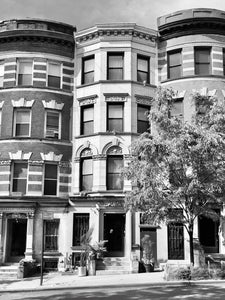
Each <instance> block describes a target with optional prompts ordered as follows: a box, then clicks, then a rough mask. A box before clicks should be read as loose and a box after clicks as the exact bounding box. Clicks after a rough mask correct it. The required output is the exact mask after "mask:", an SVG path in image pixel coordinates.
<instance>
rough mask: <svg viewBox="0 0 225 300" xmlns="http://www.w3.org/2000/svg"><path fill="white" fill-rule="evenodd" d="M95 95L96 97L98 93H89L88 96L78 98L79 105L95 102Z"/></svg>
mask: <svg viewBox="0 0 225 300" xmlns="http://www.w3.org/2000/svg"><path fill="white" fill-rule="evenodd" d="M97 97H98V95H91V96H88V97H82V98H78V99H77V101H79V105H80V106H84V105H90V104H95V103H96V98H97Z"/></svg>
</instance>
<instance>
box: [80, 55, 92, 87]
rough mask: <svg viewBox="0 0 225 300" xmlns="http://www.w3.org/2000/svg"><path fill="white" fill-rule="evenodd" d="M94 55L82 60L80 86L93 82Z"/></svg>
mask: <svg viewBox="0 0 225 300" xmlns="http://www.w3.org/2000/svg"><path fill="white" fill-rule="evenodd" d="M94 61H95V60H94V55H92V56H88V57H84V58H83V61H82V62H83V66H82V70H83V72H82V84H88V83H92V82H94Z"/></svg>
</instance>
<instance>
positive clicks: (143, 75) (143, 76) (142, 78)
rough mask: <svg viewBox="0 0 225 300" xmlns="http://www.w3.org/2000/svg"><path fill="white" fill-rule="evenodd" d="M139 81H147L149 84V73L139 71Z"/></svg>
mask: <svg viewBox="0 0 225 300" xmlns="http://www.w3.org/2000/svg"><path fill="white" fill-rule="evenodd" d="M137 81H139V82H143V81H146V82H147V83H148V73H144V72H141V71H138V72H137Z"/></svg>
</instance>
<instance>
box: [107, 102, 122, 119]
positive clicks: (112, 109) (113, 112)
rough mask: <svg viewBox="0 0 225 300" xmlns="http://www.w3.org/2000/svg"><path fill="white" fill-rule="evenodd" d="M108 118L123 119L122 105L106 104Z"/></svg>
mask: <svg viewBox="0 0 225 300" xmlns="http://www.w3.org/2000/svg"><path fill="white" fill-rule="evenodd" d="M108 117H109V118H122V117H123V105H122V104H118V105H117V104H116V105H114V104H112V105H111V104H108Z"/></svg>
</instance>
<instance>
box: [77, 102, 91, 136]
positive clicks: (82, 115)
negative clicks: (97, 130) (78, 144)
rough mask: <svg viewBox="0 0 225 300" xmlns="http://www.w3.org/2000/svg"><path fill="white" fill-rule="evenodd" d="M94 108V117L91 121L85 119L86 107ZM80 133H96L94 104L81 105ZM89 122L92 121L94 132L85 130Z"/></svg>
mask: <svg viewBox="0 0 225 300" xmlns="http://www.w3.org/2000/svg"><path fill="white" fill-rule="evenodd" d="M90 108H92V112H93V117H92V120H91V121H84V111H85V109H90ZM80 115H81V118H80V134H81V135H91V134H93V133H94V104H90V105H83V106H81V107H80ZM87 123H92V132H85V126H84V125H85V124H87Z"/></svg>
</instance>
